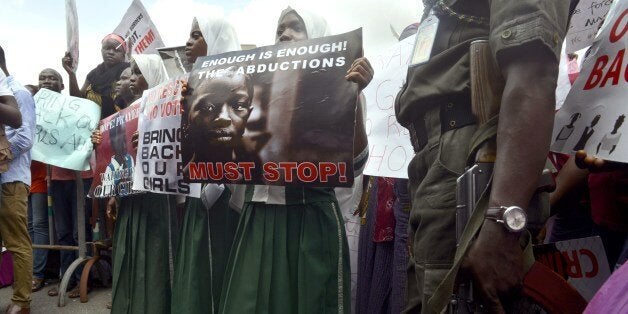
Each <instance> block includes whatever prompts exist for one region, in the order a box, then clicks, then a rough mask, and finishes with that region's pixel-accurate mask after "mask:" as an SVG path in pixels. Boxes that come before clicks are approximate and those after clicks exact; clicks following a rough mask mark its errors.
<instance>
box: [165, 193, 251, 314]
mask: <svg viewBox="0 0 628 314" xmlns="http://www.w3.org/2000/svg"><path fill="white" fill-rule="evenodd" d="M230 197H231V192H230V191H229V190H228V189H225V191H224V192H223V193H222V195H221V196H220V198H219V199H218V200H217V201H216V203H215V204H214V206H212V208H210V209H209V210H208V209H206V208H205V206H204V205H203V202H202V201H201V199H200V198H193V197H188V198H187V199H186V206H185V216H184V218H183V224H182V228H181V233H180V238H179V245H178V250H177V253H176V257H175V264H174V277H173V285H172V313H217V312H218V302H219V300H220V293H221V288H222V282H223V277H224V274H225V269H226V264H227V258H228V257H229V250H230V249H231V243H232V242H233V237H234V235H235V230H236V227H237V224H238V219H239V214H238V212H236V211H234V210H232V209H231V208H229V198H230Z"/></svg>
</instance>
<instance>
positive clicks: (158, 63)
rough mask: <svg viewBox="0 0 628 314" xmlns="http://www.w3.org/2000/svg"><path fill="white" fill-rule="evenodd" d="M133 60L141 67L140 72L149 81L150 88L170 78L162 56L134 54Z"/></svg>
mask: <svg viewBox="0 0 628 314" xmlns="http://www.w3.org/2000/svg"><path fill="white" fill-rule="evenodd" d="M133 60H135V63H136V64H137V67H138V68H140V72H142V75H143V76H144V79H145V80H146V83H148V88H153V87H155V86H157V85H159V84H161V83H163V82H165V81H167V80H168V74H167V73H166V69H165V68H164V62H163V60H161V57H160V56H158V55H155V54H141V55H133Z"/></svg>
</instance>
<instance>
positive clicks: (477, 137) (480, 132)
mask: <svg viewBox="0 0 628 314" xmlns="http://www.w3.org/2000/svg"><path fill="white" fill-rule="evenodd" d="M498 122H499V115H496V116H493V117H492V118H490V119H489V120H488V121H486V122H485V123H483V124H481V125H479V126H478V129H477V130H476V131H475V132H474V134H473V137H471V142H469V154H468V155H467V165H473V164H474V163H475V154H476V152H477V151H478V149H480V147H481V146H482V144H483V143H484V142H486V141H488V140H491V139H494V138H495V136H496V135H497V123H498Z"/></svg>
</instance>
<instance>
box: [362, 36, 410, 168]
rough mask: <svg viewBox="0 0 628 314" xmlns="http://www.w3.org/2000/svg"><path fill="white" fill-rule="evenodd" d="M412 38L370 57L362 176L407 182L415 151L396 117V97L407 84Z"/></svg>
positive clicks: (365, 93) (365, 94)
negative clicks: (365, 158) (366, 154)
mask: <svg viewBox="0 0 628 314" xmlns="http://www.w3.org/2000/svg"><path fill="white" fill-rule="evenodd" d="M415 37H416V35H413V36H410V37H408V38H405V39H404V40H403V41H401V42H399V43H396V44H395V45H394V46H392V47H390V48H388V49H386V50H385V51H382V52H381V53H379V54H376V55H374V56H373V57H372V58H371V57H369V60H371V65H372V66H373V69H374V70H375V75H374V76H373V80H372V81H371V83H370V84H369V85H368V86H367V87H366V88H365V89H364V96H365V97H366V108H367V110H366V112H367V118H366V134H367V135H368V139H369V159H368V161H367V163H366V167H365V168H364V174H367V175H373V176H381V177H393V178H404V179H407V178H408V170H407V169H408V163H410V160H411V159H412V157H413V156H414V149H413V148H412V144H411V143H410V133H409V132H408V129H406V128H404V127H403V126H401V125H400V124H399V123H398V122H397V118H396V117H395V97H396V96H397V93H398V92H399V89H400V88H401V86H403V83H404V82H405V80H406V74H407V71H408V64H410V59H411V56H412V48H413V47H414V42H415Z"/></svg>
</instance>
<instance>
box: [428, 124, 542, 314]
mask: <svg viewBox="0 0 628 314" xmlns="http://www.w3.org/2000/svg"><path fill="white" fill-rule="evenodd" d="M497 122H498V116H495V117H493V118H491V119H490V120H489V121H487V122H486V123H484V124H482V125H480V126H479V127H478V130H477V131H476V132H475V134H474V135H473V137H472V138H471V143H470V150H469V155H468V157H467V160H468V161H469V162H468V164H472V163H473V162H474V158H475V153H476V151H477V150H478V149H479V148H480V147H481V145H482V144H483V143H484V142H485V141H487V140H490V139H493V138H494V137H495V135H496V134H497ZM492 181H493V176H492V175H491V178H490V179H489V182H488V184H487V186H486V188H485V189H484V191H482V196H481V197H480V200H479V201H478V202H477V204H475V209H474V210H473V213H471V217H469V221H468V223H467V225H466V227H465V229H464V231H463V232H462V235H461V236H460V242H459V244H458V247H457V248H456V254H455V256H454V263H453V266H452V267H451V269H450V270H449V272H447V275H445V278H444V279H443V281H441V283H440V284H439V285H438V287H437V288H436V290H435V291H434V294H433V295H432V297H431V298H430V299H429V300H428V301H427V304H426V310H427V311H426V312H428V313H441V312H442V311H443V310H445V309H446V307H447V305H448V304H449V302H450V299H451V296H452V294H453V291H454V284H455V282H456V276H457V275H458V270H459V269H460V265H461V264H462V261H463V259H464V256H466V254H467V251H468V250H469V248H470V247H471V243H472V242H473V239H474V238H475V235H476V234H477V233H478V231H479V230H480V228H481V227H482V224H483V223H484V215H485V213H486V210H487V208H488V200H489V197H490V187H491V183H492ZM520 244H521V247H522V248H523V269H524V272H525V273H527V272H528V270H530V268H531V267H532V264H533V263H534V255H533V252H532V241H531V236H530V233H529V232H528V231H526V232H524V233H523V234H522V235H521V238H520Z"/></svg>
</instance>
